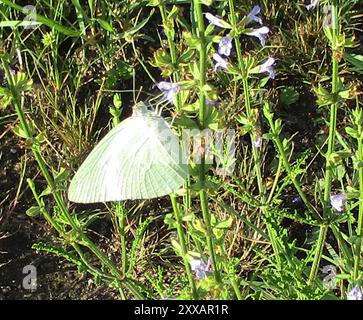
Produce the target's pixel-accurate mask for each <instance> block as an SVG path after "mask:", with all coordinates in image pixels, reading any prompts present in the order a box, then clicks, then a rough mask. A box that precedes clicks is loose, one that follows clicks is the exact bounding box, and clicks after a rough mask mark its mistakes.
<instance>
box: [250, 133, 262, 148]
mask: <svg viewBox="0 0 363 320" xmlns="http://www.w3.org/2000/svg"><path fill="white" fill-rule="evenodd" d="M252 145H253V146H254V147H255V148H256V149H259V148H261V146H262V137H261V136H260V135H259V134H257V135H255V137H254V139H253V141H252Z"/></svg>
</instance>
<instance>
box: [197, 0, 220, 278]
mask: <svg viewBox="0 0 363 320" xmlns="http://www.w3.org/2000/svg"><path fill="white" fill-rule="evenodd" d="M193 7H194V10H195V18H196V21H197V36H198V39H199V74H200V78H199V124H200V127H201V129H205V126H206V125H205V109H206V97H205V94H204V90H203V89H204V86H205V85H206V77H207V48H206V42H205V25H204V20H203V19H204V18H203V11H202V5H201V2H200V0H193ZM199 168H200V169H199V180H200V183H201V186H202V189H201V190H200V192H199V198H200V202H201V207H202V213H203V219H204V222H205V224H206V226H207V245H208V253H209V255H210V257H211V259H212V264H213V270H214V277H215V279H216V281H217V282H218V283H220V282H221V277H220V273H219V269H218V265H217V260H216V254H215V248H214V239H213V231H212V226H211V221H210V213H209V210H208V195H207V192H206V189H205V153H203V154H202V156H201V163H200V166H199Z"/></svg>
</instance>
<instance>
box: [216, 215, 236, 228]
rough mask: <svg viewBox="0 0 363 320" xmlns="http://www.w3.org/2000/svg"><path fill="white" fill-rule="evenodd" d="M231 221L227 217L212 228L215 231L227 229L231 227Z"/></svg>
mask: <svg viewBox="0 0 363 320" xmlns="http://www.w3.org/2000/svg"><path fill="white" fill-rule="evenodd" d="M232 223H233V219H232V217H229V218H228V219H227V220H224V221H222V222H219V223H217V224H216V225H215V226H214V228H216V229H229V228H230V227H231V226H232Z"/></svg>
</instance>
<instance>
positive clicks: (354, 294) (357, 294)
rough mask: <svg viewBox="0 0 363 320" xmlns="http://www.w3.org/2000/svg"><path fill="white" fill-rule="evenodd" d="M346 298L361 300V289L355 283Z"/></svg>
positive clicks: (362, 298) (362, 294) (362, 295)
mask: <svg viewBox="0 0 363 320" xmlns="http://www.w3.org/2000/svg"><path fill="white" fill-rule="evenodd" d="M347 300H363V293H362V289H361V288H360V287H359V286H358V285H356V286H355V287H354V288H353V289H352V290H350V291H349V293H348V295H347Z"/></svg>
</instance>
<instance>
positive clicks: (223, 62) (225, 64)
mask: <svg viewBox="0 0 363 320" xmlns="http://www.w3.org/2000/svg"><path fill="white" fill-rule="evenodd" d="M213 59H214V60H215V61H216V62H217V63H216V64H215V65H214V72H216V71H218V69H219V68H221V69H224V70H227V69H228V62H227V60H226V59H223V58H222V57H221V56H220V55H219V54H218V53H213Z"/></svg>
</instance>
